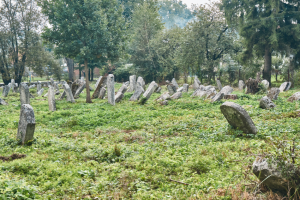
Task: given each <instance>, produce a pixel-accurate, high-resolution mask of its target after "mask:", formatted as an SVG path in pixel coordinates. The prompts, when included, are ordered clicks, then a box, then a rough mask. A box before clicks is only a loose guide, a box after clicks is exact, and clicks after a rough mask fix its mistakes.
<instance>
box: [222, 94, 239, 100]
mask: <svg viewBox="0 0 300 200" xmlns="http://www.w3.org/2000/svg"><path fill="white" fill-rule="evenodd" d="M224 99H232V100H236V99H238V96H237V95H236V94H226V95H224Z"/></svg>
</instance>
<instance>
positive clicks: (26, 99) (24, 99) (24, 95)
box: [20, 83, 30, 105]
mask: <svg viewBox="0 0 300 200" xmlns="http://www.w3.org/2000/svg"><path fill="white" fill-rule="evenodd" d="M20 101H21V105H23V104H30V96H29V88H28V86H27V84H24V83H21V84H20Z"/></svg>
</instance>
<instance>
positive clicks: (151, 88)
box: [140, 81, 158, 104]
mask: <svg viewBox="0 0 300 200" xmlns="http://www.w3.org/2000/svg"><path fill="white" fill-rule="evenodd" d="M157 87H158V85H157V83H155V81H152V82H151V83H150V85H149V86H148V88H147V90H146V92H144V94H143V98H142V99H141V100H140V103H141V104H144V103H146V101H147V100H148V99H149V98H150V97H151V95H152V93H153V92H154V91H155V90H156V88H157Z"/></svg>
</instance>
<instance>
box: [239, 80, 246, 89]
mask: <svg viewBox="0 0 300 200" xmlns="http://www.w3.org/2000/svg"><path fill="white" fill-rule="evenodd" d="M244 87H245V83H244V81H243V80H239V90H243V89H244Z"/></svg>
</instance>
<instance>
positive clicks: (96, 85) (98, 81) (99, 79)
mask: <svg viewBox="0 0 300 200" xmlns="http://www.w3.org/2000/svg"><path fill="white" fill-rule="evenodd" d="M101 78H102V76H100V77H99V78H98V80H97V82H96V84H95V89H97V87H98V84H99V83H100V81H101Z"/></svg>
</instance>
